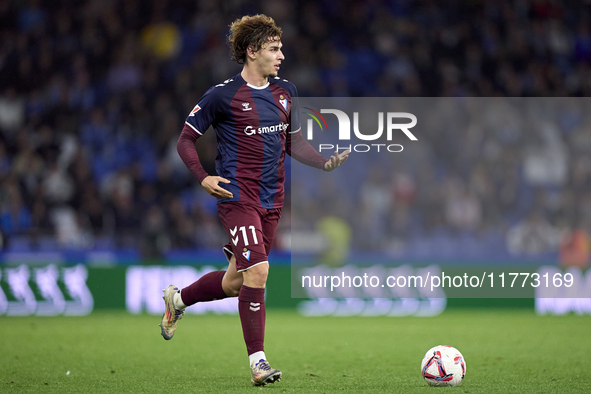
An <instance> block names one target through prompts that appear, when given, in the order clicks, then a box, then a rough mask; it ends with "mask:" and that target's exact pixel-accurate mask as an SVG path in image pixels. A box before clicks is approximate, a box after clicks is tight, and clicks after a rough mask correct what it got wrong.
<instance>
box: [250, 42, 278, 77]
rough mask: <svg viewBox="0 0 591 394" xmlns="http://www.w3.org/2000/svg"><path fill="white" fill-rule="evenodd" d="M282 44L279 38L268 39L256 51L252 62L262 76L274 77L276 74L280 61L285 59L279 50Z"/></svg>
mask: <svg viewBox="0 0 591 394" xmlns="http://www.w3.org/2000/svg"><path fill="white" fill-rule="evenodd" d="M282 46H283V44H282V43H281V41H279V38H276V39H273V40H272V41H269V42H268V43H267V44H265V45H264V46H263V47H262V48H261V49H260V50H259V51H258V52H257V56H256V58H255V59H254V64H255V66H256V67H257V69H258V70H259V72H260V73H261V75H262V76H263V77H265V78H267V77H271V78H274V77H276V76H277V73H278V72H279V68H280V65H281V61H282V60H283V59H285V57H284V56H283V52H281V47H282Z"/></svg>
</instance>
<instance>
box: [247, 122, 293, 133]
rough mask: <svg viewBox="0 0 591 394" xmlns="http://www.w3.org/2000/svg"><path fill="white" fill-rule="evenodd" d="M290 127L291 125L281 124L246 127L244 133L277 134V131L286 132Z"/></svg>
mask: <svg viewBox="0 0 591 394" xmlns="http://www.w3.org/2000/svg"><path fill="white" fill-rule="evenodd" d="M288 127H289V123H283V122H281V123H279V124H276V125H273V126H264V127H258V128H256V127H252V126H246V128H245V129H244V133H245V134H246V135H253V134H266V133H275V132H277V131H286V130H287V128H288Z"/></svg>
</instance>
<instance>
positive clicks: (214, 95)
mask: <svg viewBox="0 0 591 394" xmlns="http://www.w3.org/2000/svg"><path fill="white" fill-rule="evenodd" d="M218 91H219V89H216V87H215V86H214V87H212V88H211V89H209V90H208V91H207V92H206V93H205V94H204V95H203V97H201V99H199V101H198V102H197V104H196V105H195V107H193V109H192V110H191V112H190V113H189V115H188V116H187V119H186V120H185V124H186V125H188V126H189V127H190V128H191V129H192V130H193V131H194V132H195V133H196V134H197V135H203V133H205V132H206V131H207V129H208V128H209V126H211V124H212V123H213V121H214V119H215V118H216V116H217V114H218V108H219V98H218V95H219V94H218Z"/></svg>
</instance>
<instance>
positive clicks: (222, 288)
mask: <svg viewBox="0 0 591 394" xmlns="http://www.w3.org/2000/svg"><path fill="white" fill-rule="evenodd" d="M223 251H224V254H225V255H226V258H227V259H228V269H227V270H226V271H223V270H222V271H212V272H208V273H207V274H205V275H203V276H202V277H201V278H199V279H198V280H197V281H195V282H193V283H191V284H190V285H189V286H187V287H185V288H183V289H182V290H179V288H178V287H176V286H174V285H170V286H168V287H167V288H166V289H164V290H163V291H164V296H163V297H162V298H163V299H164V304H165V311H164V315H162V321H161V322H160V328H161V334H162V336H163V337H164V339H166V340H170V339H172V337H173V335H174V332H175V331H176V326H177V323H178V321H179V320H181V318H182V317H183V315H184V313H185V308H186V307H188V306H191V305H193V304H196V303H198V302H207V301H214V300H221V299H223V298H226V297H236V296H238V292H239V291H240V286H241V285H242V274H241V273H239V272H237V271H236V259H235V258H234V255H233V254H232V252H231V251H230V245H226V246H224V248H223Z"/></svg>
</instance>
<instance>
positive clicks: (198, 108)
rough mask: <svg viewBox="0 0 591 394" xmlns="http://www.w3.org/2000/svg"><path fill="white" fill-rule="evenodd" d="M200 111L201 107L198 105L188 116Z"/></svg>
mask: <svg viewBox="0 0 591 394" xmlns="http://www.w3.org/2000/svg"><path fill="white" fill-rule="evenodd" d="M200 109H201V107H200V106H199V105H196V106H195V107H194V108H193V110H192V111H191V113H190V114H189V116H195V114H196V113H197V112H198V111H199V110H200Z"/></svg>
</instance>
